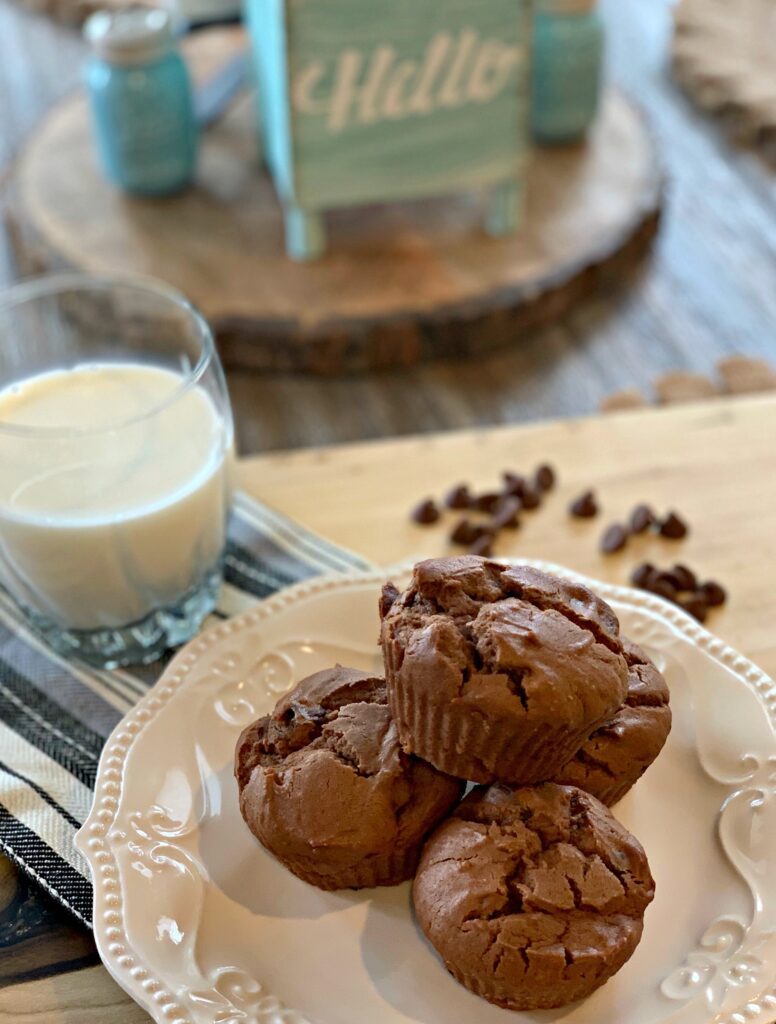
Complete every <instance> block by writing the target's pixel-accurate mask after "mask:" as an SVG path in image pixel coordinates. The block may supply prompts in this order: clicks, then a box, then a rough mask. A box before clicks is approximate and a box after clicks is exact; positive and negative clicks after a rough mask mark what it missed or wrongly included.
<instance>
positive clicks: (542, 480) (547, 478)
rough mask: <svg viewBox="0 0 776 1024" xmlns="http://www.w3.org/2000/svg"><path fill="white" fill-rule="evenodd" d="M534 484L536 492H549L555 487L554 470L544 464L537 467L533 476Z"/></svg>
mask: <svg viewBox="0 0 776 1024" xmlns="http://www.w3.org/2000/svg"><path fill="white" fill-rule="evenodd" d="M534 484H535V485H536V489H537V491H542V492H546V491H551V490H552V489H553V487H554V486H555V470H554V469H553V468H552V466H549V465H547V463H546V462H545V463H544V465H542V466H539V468H538V469H537V470H536V473H535V475H534Z"/></svg>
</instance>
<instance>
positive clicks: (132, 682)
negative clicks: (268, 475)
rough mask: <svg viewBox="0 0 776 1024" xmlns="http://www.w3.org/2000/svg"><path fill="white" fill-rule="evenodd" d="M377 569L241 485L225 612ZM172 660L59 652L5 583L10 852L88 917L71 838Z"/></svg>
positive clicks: (2, 677) (2, 798)
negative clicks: (108, 743) (114, 747)
mask: <svg viewBox="0 0 776 1024" xmlns="http://www.w3.org/2000/svg"><path fill="white" fill-rule="evenodd" d="M367 568H369V565H368V563H367V562H365V561H364V560H363V559H361V558H359V557H358V556H356V555H354V554H351V552H349V551H345V550H343V549H342V548H339V547H336V546H335V545H333V544H330V543H329V542H328V541H326V540H324V539H323V538H322V537H318V536H316V535H315V534H313V533H310V532H309V531H308V530H305V529H304V528H303V527H301V526H299V525H298V524H296V523H294V522H292V521H291V520H289V519H287V518H285V517H283V516H281V515H278V514H277V513H275V512H273V511H271V510H270V509H269V508H267V507H266V506H265V505H261V504H259V503H258V502H256V501H254V500H253V499H251V498H248V497H247V496H246V495H244V494H239V495H238V496H237V499H236V501H235V509H234V514H233V516H232V521H231V525H230V530H229V541H228V546H227V553H226V570H225V583H224V586H223V589H222V593H221V599H220V602H219V607H218V609H217V611H216V612H215V616H216V617H218V618H226V617H227V616H230V615H234V614H236V613H237V612H240V611H243V610H244V609H245V608H247V607H249V606H250V604H252V603H253V602H254V601H256V600H257V599H260V598H263V597H267V596H268V595H269V594H272V593H274V592H275V591H276V590H280V589H281V588H282V587H285V586H288V585H289V584H291V583H296V582H298V581H299V580H303V579H307V578H309V577H310V576H316V575H318V574H321V573H327V574H328V573H336V572H346V571H348V570H352V569H367ZM206 625H207V624H206ZM163 668H164V664H163V663H157V664H155V665H152V666H148V667H145V668H138V669H137V670H131V671H130V670H127V669H120V670H115V671H98V670H95V669H92V668H89V667H87V666H85V665H83V664H80V663H77V662H73V661H67V660H65V659H63V658H60V657H58V656H57V655H56V654H54V653H53V652H52V651H51V650H50V649H49V648H48V647H47V646H46V645H45V644H44V643H43V642H42V641H41V640H40V639H39V638H38V637H37V636H36V635H35V634H34V633H32V632H31V631H30V629H29V628H28V627H27V625H26V624H25V622H24V620H23V618H22V617H21V616H20V614H19V612H18V611H17V609H16V607H15V606H14V604H13V602H12V601H11V600H10V599H9V598H8V596H7V595H6V594H4V593H3V592H2V591H0V851H2V852H3V853H5V854H6V855H7V856H8V857H10V858H11V859H12V860H13V861H15V863H16V864H18V865H19V867H20V868H22V870H24V871H25V872H27V873H28V874H29V875H31V876H32V877H33V878H34V879H35V881H36V882H38V883H39V884H40V885H41V886H43V888H45V889H46V890H47V891H48V892H49V893H51V895H53V896H54V897H56V899H58V900H59V901H60V902H61V903H63V904H64V905H65V906H66V907H68V908H69V909H70V910H71V911H72V912H73V913H74V914H75V915H76V917H78V918H80V919H81V920H82V921H83V922H84V923H86V924H90V923H91V914H92V887H91V883H90V881H89V871H88V868H87V866H86V864H85V863H84V862H83V860H82V859H81V856H80V854H79V853H78V851H77V850H76V849H75V846H74V843H73V837H74V836H75V833H76V831H77V830H78V829H79V828H80V826H81V823H82V822H83V821H84V819H85V817H86V815H87V813H88V811H89V807H90V806H91V800H92V791H93V789H94V780H95V776H96V773H97V762H98V760H99V757H100V751H101V749H102V746H103V744H104V742H105V740H106V739H107V737H108V735H109V734H110V732H111V730H112V729H113V727H114V726H115V725H116V723H117V722H118V721H119V719H121V718H122V716H123V715H124V714H125V713H126V712H127V711H128V710H129V709H130V708H131V707H132V706H133V704H135V702H136V701H138V700H139V699H140V698H141V697H142V696H143V695H144V694H145V693H146V691H147V690H148V688H149V687H150V686H151V685H152V684H153V683H154V682H155V680H156V678H157V677H158V676H159V674H160V673H161V671H162V669H163Z"/></svg>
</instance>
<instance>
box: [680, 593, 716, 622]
mask: <svg viewBox="0 0 776 1024" xmlns="http://www.w3.org/2000/svg"><path fill="white" fill-rule="evenodd" d="M679 606H680V607H681V608H684V610H685V611H686V612H687V614H688V615H692V617H693V618H694V619H697V620H698V622H705V621H706V619H707V617H708V614H709V602H708V601H707V600H706V598H705V597H704V596H703V595H702V594H701V593H697V594H691V595H690V596H689V597H683V598H681V600H680V601H679Z"/></svg>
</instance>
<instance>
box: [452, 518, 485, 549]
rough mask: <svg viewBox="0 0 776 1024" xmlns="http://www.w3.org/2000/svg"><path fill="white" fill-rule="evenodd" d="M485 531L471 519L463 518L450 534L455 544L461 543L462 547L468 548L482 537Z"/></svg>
mask: <svg viewBox="0 0 776 1024" xmlns="http://www.w3.org/2000/svg"><path fill="white" fill-rule="evenodd" d="M485 532H486V531H485V530H484V528H483V527H482V526H478V525H477V524H476V523H473V522H472V521H471V519H462V520H461V521H460V522H459V523H458V524H457V526H456V527H455V529H454V530H453V532H452V533H451V534H450V540H451V541H452V542H453V544H460V545H461V547H464V548H466V547H468V546H469V545H470V544H473V543H474V542H475V540H478V539H479V538H480V537H482V536H483V534H484V533H485Z"/></svg>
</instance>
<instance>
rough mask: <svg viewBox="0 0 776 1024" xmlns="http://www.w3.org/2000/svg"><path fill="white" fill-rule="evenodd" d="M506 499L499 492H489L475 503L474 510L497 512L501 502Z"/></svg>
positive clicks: (476, 499)
mask: <svg viewBox="0 0 776 1024" xmlns="http://www.w3.org/2000/svg"><path fill="white" fill-rule="evenodd" d="M503 497H504V495H503V494H499V492H498V491H489V492H488V493H487V494H479V495H478V496H477V497H476V498H475V499H474V502H473V508H476V509H479V511H480V512H495V511H496V508H497V507H498V504H499V502H500V501H501V499H502V498H503Z"/></svg>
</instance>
